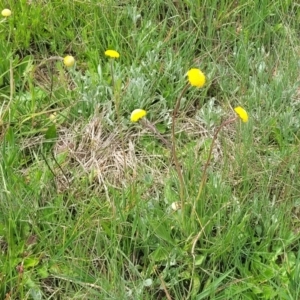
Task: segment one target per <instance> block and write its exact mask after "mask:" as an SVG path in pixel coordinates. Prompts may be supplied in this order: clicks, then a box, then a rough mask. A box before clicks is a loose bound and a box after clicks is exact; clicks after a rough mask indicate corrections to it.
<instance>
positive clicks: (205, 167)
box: [193, 118, 237, 212]
mask: <svg viewBox="0 0 300 300" xmlns="http://www.w3.org/2000/svg"><path fill="white" fill-rule="evenodd" d="M236 120H237V118H234V119H229V120H226V121H224V122H222V123H221V125H220V126H219V127H218V128H217V130H216V131H215V133H214V136H213V139H212V142H211V145H210V149H209V153H208V158H207V161H206V163H205V165H204V170H203V175H202V179H201V181H200V185H199V189H198V195H197V198H196V200H195V202H194V207H193V212H195V209H196V203H197V202H198V201H199V199H200V197H201V194H202V191H203V187H204V185H205V183H206V179H207V169H208V166H209V164H210V161H211V155H212V151H213V148H214V145H215V142H216V139H217V137H218V134H219V132H220V131H221V129H222V128H223V127H225V126H226V125H228V124H231V123H233V122H235V121H236Z"/></svg>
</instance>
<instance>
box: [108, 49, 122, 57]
mask: <svg viewBox="0 0 300 300" xmlns="http://www.w3.org/2000/svg"><path fill="white" fill-rule="evenodd" d="M105 55H106V56H109V57H111V58H119V57H120V53H119V52H117V51H115V50H106V51H105Z"/></svg>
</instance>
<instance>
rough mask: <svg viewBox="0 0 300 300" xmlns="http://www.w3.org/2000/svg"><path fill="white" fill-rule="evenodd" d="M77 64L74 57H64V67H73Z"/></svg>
mask: <svg viewBox="0 0 300 300" xmlns="http://www.w3.org/2000/svg"><path fill="white" fill-rule="evenodd" d="M74 63H75V58H74V57H73V56H72V55H67V56H65V57H64V65H65V66H66V67H73V66H74Z"/></svg>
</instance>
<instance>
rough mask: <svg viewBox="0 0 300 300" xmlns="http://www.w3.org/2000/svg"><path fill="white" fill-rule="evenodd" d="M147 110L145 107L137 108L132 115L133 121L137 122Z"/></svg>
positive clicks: (131, 119)
mask: <svg viewBox="0 0 300 300" xmlns="http://www.w3.org/2000/svg"><path fill="white" fill-rule="evenodd" d="M146 114H147V112H146V111H145V110H143V109H140V108H138V109H135V110H134V111H133V112H132V113H131V116H130V121H131V122H137V121H138V120H139V119H141V118H143V117H145V116H146Z"/></svg>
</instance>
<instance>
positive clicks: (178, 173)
mask: <svg viewBox="0 0 300 300" xmlns="http://www.w3.org/2000/svg"><path fill="white" fill-rule="evenodd" d="M188 87H189V84H187V85H186V86H185V87H184V89H183V90H182V92H181V94H180V95H179V97H178V98H177V101H176V104H175V108H174V110H173V114H172V157H173V159H174V163H175V168H176V172H177V175H178V179H179V186H180V187H179V188H180V190H179V195H180V201H181V208H182V209H183V206H184V186H185V185H184V179H183V175H182V171H181V168H180V165H179V161H178V158H177V154H176V139H175V122H176V116H177V114H178V110H179V108H180V101H181V99H182V97H183V95H184V94H185V92H186V91H187V89H188Z"/></svg>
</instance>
